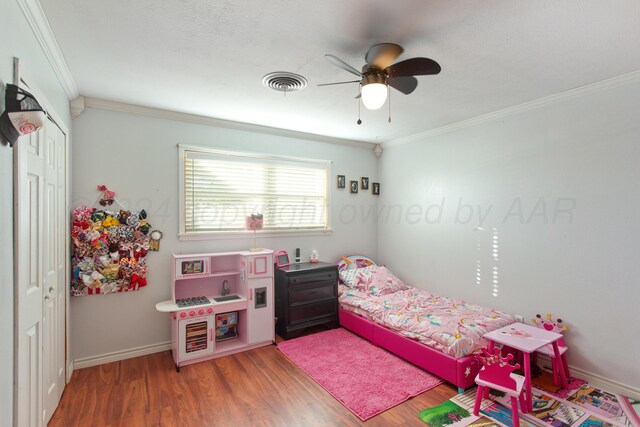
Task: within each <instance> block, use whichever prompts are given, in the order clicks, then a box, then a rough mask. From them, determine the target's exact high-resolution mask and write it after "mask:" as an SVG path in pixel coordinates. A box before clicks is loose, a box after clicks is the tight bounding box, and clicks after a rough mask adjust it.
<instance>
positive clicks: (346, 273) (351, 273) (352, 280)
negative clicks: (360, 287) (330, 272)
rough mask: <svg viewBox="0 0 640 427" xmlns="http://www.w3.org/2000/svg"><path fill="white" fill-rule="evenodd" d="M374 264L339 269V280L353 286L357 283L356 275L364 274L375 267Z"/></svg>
mask: <svg viewBox="0 0 640 427" xmlns="http://www.w3.org/2000/svg"><path fill="white" fill-rule="evenodd" d="M375 267H376V266H375V265H370V266H369V267H364V268H348V269H345V270H342V271H340V273H339V275H340V280H342V282H343V283H344V284H345V285H347V286H348V287H350V288H355V287H356V285H357V283H358V280H359V278H358V275H359V274H365V272H366V271H368V270H371V269H372V268H375Z"/></svg>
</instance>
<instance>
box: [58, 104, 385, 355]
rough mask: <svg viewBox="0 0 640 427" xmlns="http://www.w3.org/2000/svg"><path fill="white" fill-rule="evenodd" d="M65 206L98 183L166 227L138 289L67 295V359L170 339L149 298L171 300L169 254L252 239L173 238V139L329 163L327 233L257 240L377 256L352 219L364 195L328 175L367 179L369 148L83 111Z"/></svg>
mask: <svg viewBox="0 0 640 427" xmlns="http://www.w3.org/2000/svg"><path fill="white" fill-rule="evenodd" d="M73 133H74V152H73V160H72V163H73V180H72V182H73V196H72V199H73V206H74V207H76V206H78V205H80V204H91V203H93V202H94V201H95V200H96V198H97V196H98V193H97V192H96V185H97V184H105V185H107V186H108V187H109V188H110V189H112V190H114V191H115V192H116V193H117V194H116V198H117V199H118V200H120V201H121V202H123V204H125V205H126V206H127V207H128V208H130V209H141V208H144V209H146V210H147V212H148V214H149V218H148V219H149V222H150V223H151V224H152V225H153V227H154V228H157V229H159V230H162V231H163V232H164V238H163V240H162V241H161V243H160V251H159V252H150V253H149V255H147V258H148V263H149V273H148V282H149V285H148V286H147V287H146V288H144V289H142V290H141V291H139V292H131V293H125V294H116V295H113V294H112V295H96V296H84V297H72V301H71V335H70V339H71V345H72V355H73V358H74V359H75V360H77V359H83V358H87V357H92V356H98V355H104V354H106V353H111V352H115V351H125V350H129V349H133V348H137V347H141V346H148V345H154V344H159V343H164V342H167V341H169V340H170V330H169V317H168V315H167V314H162V313H158V312H156V311H155V304H156V303H158V302H160V301H163V300H167V299H170V298H171V263H170V259H171V253H172V252H175V253H190V252H195V253H197V252H205V251H206V252H215V251H233V250H243V249H247V248H249V247H250V246H252V244H253V242H252V238H250V237H249V238H246V239H225V240H206V241H188V242H185V241H179V240H178V236H177V233H178V148H177V144H179V143H181V144H190V145H197V146H205V147H215V148H221V149H227V150H236V151H250V152H260V153H269V154H277V155H289V156H294V157H301V158H310V159H323V160H332V161H333V162H334V163H333V166H332V177H331V187H332V188H331V191H332V209H331V213H332V228H333V230H334V232H333V234H332V235H330V236H306V237H281V238H271V239H266V238H259V239H258V246H261V247H266V248H271V249H274V250H278V249H286V250H288V251H289V253H290V254H293V253H294V251H295V248H297V247H299V248H301V252H302V256H303V259H305V258H306V259H307V260H308V257H309V253H310V251H311V250H312V249H317V250H318V251H319V252H320V259H321V260H324V261H330V262H332V261H335V260H336V259H337V258H338V257H339V256H340V255H344V254H352V253H365V254H369V255H370V256H372V257H376V256H377V229H376V225H375V222H374V221H373V218H371V219H369V220H368V221H364V222H362V221H360V220H359V219H357V220H356V219H354V218H353V212H354V209H358V210H360V209H365V210H368V209H369V208H375V205H376V198H375V197H374V196H372V195H371V193H370V192H361V193H359V194H356V195H352V194H349V192H348V191H349V190H348V189H342V190H337V189H336V188H335V176H336V175H337V174H341V175H346V176H347V180H351V179H358V180H359V179H360V177H362V176H368V177H369V178H370V179H371V181H375V180H376V176H377V161H376V158H375V156H374V155H373V152H372V150H371V149H368V148H367V149H362V148H354V147H348V146H340V145H335V144H328V143H322V142H315V141H309V140H302V139H295V138H288V137H282V136H273V135H266V134H259V133H253V132H247V131H240V130H232V129H223V128H217V127H212V126H205V125H197V124H191V123H185V122H179V121H172V120H164V119H158V118H150V117H144V116H140V115H133V114H126V113H120V112H111V111H104V110H99V109H92V108H89V109H87V110H86V111H85V112H84V113H83V114H82V115H81V116H80V117H78V118H77V119H75V120H74V121H73Z"/></svg>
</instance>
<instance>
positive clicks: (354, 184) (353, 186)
mask: <svg viewBox="0 0 640 427" xmlns="http://www.w3.org/2000/svg"><path fill="white" fill-rule="evenodd" d="M351 192H352V193H354V194H355V193H357V192H358V181H351Z"/></svg>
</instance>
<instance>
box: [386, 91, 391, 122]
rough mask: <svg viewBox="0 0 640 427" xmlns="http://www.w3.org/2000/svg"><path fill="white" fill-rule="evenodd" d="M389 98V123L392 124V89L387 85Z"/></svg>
mask: <svg viewBox="0 0 640 427" xmlns="http://www.w3.org/2000/svg"><path fill="white" fill-rule="evenodd" d="M387 98H388V99H389V123H391V89H389V85H387Z"/></svg>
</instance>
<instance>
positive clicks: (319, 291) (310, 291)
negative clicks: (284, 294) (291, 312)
mask: <svg viewBox="0 0 640 427" xmlns="http://www.w3.org/2000/svg"><path fill="white" fill-rule="evenodd" d="M335 287H336V284H335V282H333V283H331V282H325V283H319V284H318V285H312V286H300V287H295V288H290V289H289V304H291V306H295V305H300V304H307V303H311V302H314V301H321V300H326V299H328V298H336V297H337V295H336V289H335Z"/></svg>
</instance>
